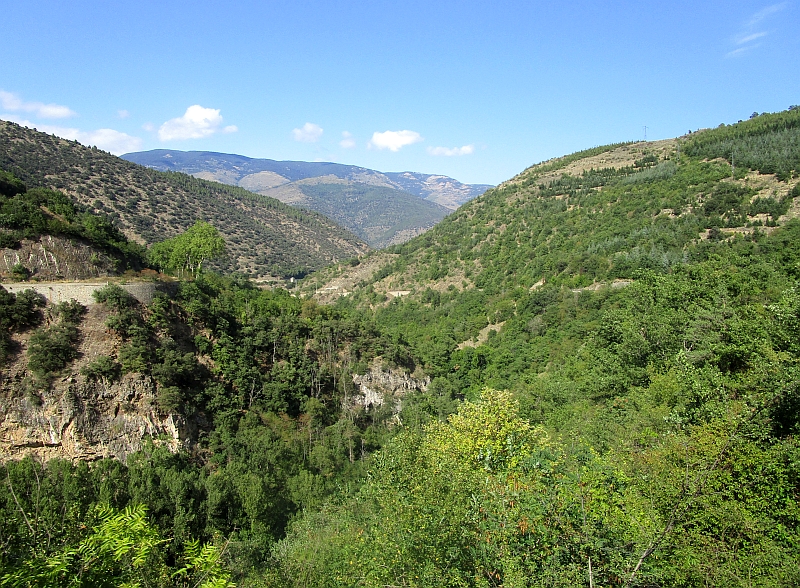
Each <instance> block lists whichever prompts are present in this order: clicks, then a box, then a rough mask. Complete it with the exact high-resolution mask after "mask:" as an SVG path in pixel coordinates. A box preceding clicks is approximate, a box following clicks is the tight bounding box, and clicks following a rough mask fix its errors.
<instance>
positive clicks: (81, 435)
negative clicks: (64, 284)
mask: <svg viewBox="0 0 800 588" xmlns="http://www.w3.org/2000/svg"><path fill="white" fill-rule="evenodd" d="M107 318H108V310H107V309H106V308H105V307H104V306H103V305H93V306H90V307H89V308H88V310H87V312H86V314H85V316H84V317H83V320H82V322H81V324H80V327H79V328H80V332H81V342H80V344H79V348H78V352H79V358H78V359H77V360H76V361H75V362H73V363H72V365H70V366H68V367H67V369H66V370H65V371H64V372H63V373H62V374H61V376H60V377H58V378H57V379H55V380H54V381H52V382H51V383H49V384H43V383H37V381H36V379H35V378H34V377H33V376H32V375H31V374H30V372H29V370H28V369H27V357H26V353H25V351H26V349H27V344H28V340H29V339H30V334H29V333H27V334H22V335H15V336H14V339H15V343H16V344H17V353H16V355H15V357H14V358H12V360H11V361H10V362H9V364H8V365H6V366H5V368H4V369H3V370H2V372H0V459H17V458H21V457H23V456H24V455H27V454H33V455H35V456H37V457H40V458H42V459H49V458H52V457H61V458H67V459H82V460H93V459H99V458H102V457H116V458H118V459H120V460H123V461H124V460H125V459H126V458H127V456H128V455H129V454H130V453H132V452H134V451H137V450H139V449H141V448H142V446H143V444H144V443H145V442H146V440H148V439H152V440H153V441H154V442H156V443H161V444H164V445H166V446H168V447H169V448H171V449H173V450H177V449H178V448H179V447H180V446H190V445H191V444H192V443H193V439H194V438H195V437H196V423H195V422H190V421H188V420H187V419H185V418H184V417H182V416H180V415H172V414H164V413H162V412H160V411H159V410H158V409H157V407H156V404H155V397H156V391H157V385H156V383H155V382H154V381H153V380H152V378H150V377H149V376H144V375H141V374H127V375H124V376H123V377H122V378H121V379H119V380H118V381H114V382H109V381H107V380H105V379H102V378H101V379H99V380H93V379H90V378H87V377H86V376H84V375H83V374H81V368H82V367H83V366H85V365H87V364H88V363H90V362H92V361H94V360H95V359H97V357H98V356H100V355H110V354H113V353H116V350H117V349H118V347H119V345H120V343H121V341H120V340H119V338H118V337H117V336H116V335H115V334H114V333H112V332H110V331H108V329H107V328H106V326H105V321H106V319H107Z"/></svg>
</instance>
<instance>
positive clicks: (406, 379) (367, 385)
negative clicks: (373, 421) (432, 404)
mask: <svg viewBox="0 0 800 588" xmlns="http://www.w3.org/2000/svg"><path fill="white" fill-rule="evenodd" d="M353 383H354V384H355V385H356V391H357V393H356V394H355V395H353V396H352V397H351V398H349V399H348V402H349V404H350V405H351V407H358V406H361V407H364V408H377V407H379V406H384V405H389V406H391V408H392V412H394V413H395V414H397V413H399V412H400V410H401V409H402V406H403V398H404V397H405V396H406V395H407V394H409V393H410V392H413V391H415V390H422V391H425V390H427V389H428V386H429V385H430V383H431V379H430V378H429V377H426V378H424V379H418V378H414V377H412V376H410V375H409V374H407V373H405V372H404V371H402V370H393V369H387V368H384V367H382V366H381V364H380V361H376V362H374V363H373V364H372V365H371V366H370V368H369V370H367V372H366V373H365V374H364V375H358V374H356V375H354V376H353Z"/></svg>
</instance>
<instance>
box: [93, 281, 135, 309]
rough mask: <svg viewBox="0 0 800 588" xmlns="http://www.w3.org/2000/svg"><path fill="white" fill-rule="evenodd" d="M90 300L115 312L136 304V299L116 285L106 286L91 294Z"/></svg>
mask: <svg viewBox="0 0 800 588" xmlns="http://www.w3.org/2000/svg"><path fill="white" fill-rule="evenodd" d="M92 298H94V299H95V300H96V301H97V302H99V303H101V304H106V305H107V306H110V307H111V308H113V309H114V310H116V311H120V310H122V309H124V308H130V307H131V306H133V305H134V304H135V303H136V299H135V298H134V297H133V296H131V295H130V294H128V292H126V291H125V290H124V289H122V288H121V287H120V286H118V285H117V284H108V285H107V286H103V287H102V288H100V289H99V290H95V291H94V293H93V294H92Z"/></svg>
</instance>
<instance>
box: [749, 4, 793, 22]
mask: <svg viewBox="0 0 800 588" xmlns="http://www.w3.org/2000/svg"><path fill="white" fill-rule="evenodd" d="M787 6H789V3H788V2H779V3H778V4H771V5H770V6H767V7H765V8H762V9H761V10H759V11H758V12H756V13H755V14H754V15H753V16H751V17H750V20H749V21H747V26H748V27H754V26H756V25H758V24H759V23H760V22H761V21H763V20H764V19H765V18H767V17H770V16H772V15H773V14H775V13H777V12H780V11H781V10H783V9H784V8H786V7H787Z"/></svg>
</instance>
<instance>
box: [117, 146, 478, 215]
mask: <svg viewBox="0 0 800 588" xmlns="http://www.w3.org/2000/svg"><path fill="white" fill-rule="evenodd" d="M121 157H122V159H125V160H127V161H132V162H134V163H138V164H140V165H144V166H146V167H151V168H153V169H158V170H160V171H167V170H171V171H182V172H184V173H188V174H190V175H194V174H197V173H211V174H215V173H216V174H219V178H215V179H217V181H220V182H223V183H228V184H234V182H235V184H234V185H240V184H239V183H238V182H240V181H241V180H242V179H243V178H245V177H246V176H248V175H251V174H255V173H259V172H265V171H266V172H272V173H275V174H278V175H280V176H282V177H283V178H285V179H286V180H287V181H286V182H285V183H289V182H294V181H297V180H304V179H308V178H312V177H318V176H326V175H332V176H335V177H337V178H340V179H346V180H352V181H357V182H359V183H363V184H371V185H376V186H384V187H388V188H395V189H400V190H403V191H406V192H409V193H410V194H414V195H415V196H418V197H419V198H422V199H423V200H429V201H431V202H434V203H436V204H439V205H441V206H445V207H446V208H450V209H451V210H455V208H457V207H458V206H459V205H461V204H463V203H464V202H468V201H469V200H471V199H472V198H474V197H476V196H479V195H480V194H482V193H483V192H485V191H486V190H487V189H489V188H492V187H493V186H492V185H490V184H463V183H461V182H459V181H458V180H455V179H453V178H450V177H448V176H445V175H441V174H423V173H417V172H411V171H403V172H379V171H376V170H372V169H369V168H365V167H361V166H357V165H346V164H341V163H334V162H306V161H291V160H286V161H281V160H274V159H266V158H255V157H247V156H244V155H237V154H229V153H220V152H215V151H179V150H175V149H153V150H150V151H138V152H132V153H126V154H124V155H122V156H121ZM210 167H215V168H216V169H215V170H211V169H209V168H210ZM205 179H211V178H210V177H206V178H205Z"/></svg>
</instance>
